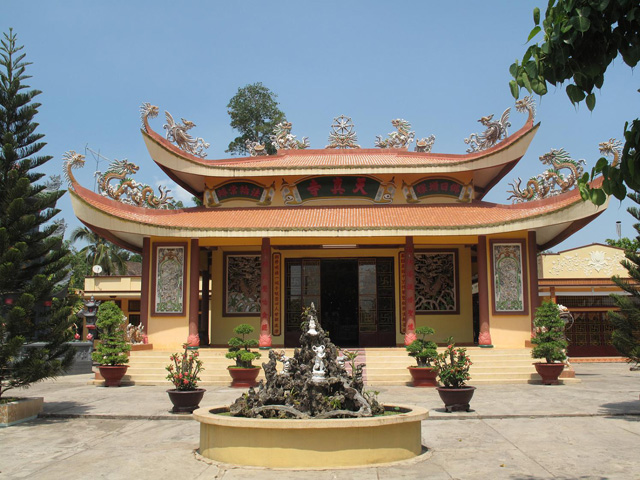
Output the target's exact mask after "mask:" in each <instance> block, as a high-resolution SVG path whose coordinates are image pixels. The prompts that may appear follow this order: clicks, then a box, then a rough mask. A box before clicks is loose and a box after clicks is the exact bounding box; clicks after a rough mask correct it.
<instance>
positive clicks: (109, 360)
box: [91, 302, 131, 365]
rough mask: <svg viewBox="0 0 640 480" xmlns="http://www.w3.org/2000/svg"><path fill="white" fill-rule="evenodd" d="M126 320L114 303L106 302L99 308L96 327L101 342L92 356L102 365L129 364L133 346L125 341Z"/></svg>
mask: <svg viewBox="0 0 640 480" xmlns="http://www.w3.org/2000/svg"><path fill="white" fill-rule="evenodd" d="M126 320H127V317H125V316H124V315H123V313H122V310H120V308H119V307H118V306H117V305H116V304H115V303H114V302H105V303H102V304H101V305H100V307H98V313H97V315H96V327H97V329H98V332H99V333H100V342H99V343H97V345H96V349H95V351H94V352H93V353H92V354H91V358H92V359H93V361H94V362H97V363H99V364H100V365H124V364H126V363H129V356H128V355H127V352H128V351H129V350H131V345H130V344H129V343H127V341H126V339H125V327H126Z"/></svg>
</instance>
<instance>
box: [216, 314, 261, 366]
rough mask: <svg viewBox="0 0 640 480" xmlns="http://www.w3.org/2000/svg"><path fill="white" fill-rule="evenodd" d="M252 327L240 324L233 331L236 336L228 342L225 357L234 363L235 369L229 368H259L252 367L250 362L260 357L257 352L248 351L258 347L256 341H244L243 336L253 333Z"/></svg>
mask: <svg viewBox="0 0 640 480" xmlns="http://www.w3.org/2000/svg"><path fill="white" fill-rule="evenodd" d="M253 330H254V329H253V327H252V326H251V325H247V324H246V323H242V324H240V325H238V326H237V327H236V328H234V329H233V333H235V334H236V335H238V336H237V337H232V338H231V339H230V340H229V352H227V354H226V355H225V356H226V357H227V358H230V359H231V360H235V361H236V365H235V367H229V368H260V367H254V366H253V364H252V363H251V362H253V361H254V360H257V359H258V358H260V357H261V355H260V354H259V353H258V352H252V351H251V350H249V348H251V347H257V346H258V340H255V339H245V335H249V334H251V333H253Z"/></svg>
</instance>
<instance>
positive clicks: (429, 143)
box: [415, 135, 436, 153]
mask: <svg viewBox="0 0 640 480" xmlns="http://www.w3.org/2000/svg"><path fill="white" fill-rule="evenodd" d="M435 142H436V136H435V135H429V136H428V137H423V138H420V139H419V140H417V141H416V148H415V151H416V152H419V153H430V152H431V149H432V148H433V144H434V143H435Z"/></svg>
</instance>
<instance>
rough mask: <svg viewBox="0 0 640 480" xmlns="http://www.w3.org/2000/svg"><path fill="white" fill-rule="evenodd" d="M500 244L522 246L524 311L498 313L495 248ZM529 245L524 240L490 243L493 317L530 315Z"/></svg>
mask: <svg viewBox="0 0 640 480" xmlns="http://www.w3.org/2000/svg"><path fill="white" fill-rule="evenodd" d="M499 244H506V245H513V244H519V245H520V249H521V250H520V264H521V266H522V310H512V311H497V310H496V274H495V267H494V263H495V259H494V257H493V247H494V246H495V245H499ZM526 248H527V245H526V242H525V241H524V239H514V238H505V239H499V238H494V239H492V240H490V241H489V250H490V260H491V278H492V279H493V281H492V282H491V283H492V285H491V312H492V313H493V315H526V314H528V313H529V271H528V267H527V251H526Z"/></svg>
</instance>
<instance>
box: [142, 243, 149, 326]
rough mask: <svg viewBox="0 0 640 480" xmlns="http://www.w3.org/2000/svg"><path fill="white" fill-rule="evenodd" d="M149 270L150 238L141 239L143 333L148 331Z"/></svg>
mask: <svg viewBox="0 0 640 480" xmlns="http://www.w3.org/2000/svg"><path fill="white" fill-rule="evenodd" d="M150 272H151V239H150V238H149V237H144V238H143V239H142V278H141V279H140V323H142V325H143V327H144V332H145V334H147V335H148V332H149V302H150V297H149V287H150V285H149V280H150Z"/></svg>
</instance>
